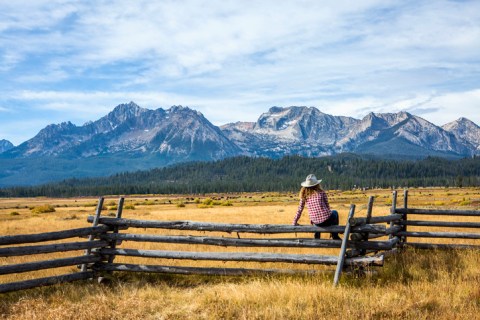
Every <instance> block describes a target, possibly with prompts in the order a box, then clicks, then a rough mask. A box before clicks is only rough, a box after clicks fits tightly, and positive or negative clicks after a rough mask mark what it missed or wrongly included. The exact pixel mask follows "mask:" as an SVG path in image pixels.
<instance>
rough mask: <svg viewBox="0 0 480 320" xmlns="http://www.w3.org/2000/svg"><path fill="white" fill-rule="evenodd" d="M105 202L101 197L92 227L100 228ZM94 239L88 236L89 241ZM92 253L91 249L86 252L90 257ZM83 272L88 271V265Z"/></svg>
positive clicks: (83, 265)
mask: <svg viewBox="0 0 480 320" xmlns="http://www.w3.org/2000/svg"><path fill="white" fill-rule="evenodd" d="M103 200H104V199H103V197H100V198H99V199H98V205H97V211H96V212H95V217H94V219H93V223H92V227H96V226H98V220H99V219H100V214H101V213H102V208H103ZM94 238H95V236H94V235H89V236H88V241H93V239H94ZM91 253H92V250H91V249H87V250H85V255H86V256H87V255H90V254H91ZM81 271H82V272H85V271H87V264H82V268H81Z"/></svg>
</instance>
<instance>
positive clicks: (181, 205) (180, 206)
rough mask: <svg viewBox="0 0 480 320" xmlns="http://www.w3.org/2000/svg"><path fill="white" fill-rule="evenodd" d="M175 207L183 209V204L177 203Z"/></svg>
mask: <svg viewBox="0 0 480 320" xmlns="http://www.w3.org/2000/svg"><path fill="white" fill-rule="evenodd" d="M177 207H178V208H183V207H185V203H184V202H183V201H180V202H179V203H177Z"/></svg>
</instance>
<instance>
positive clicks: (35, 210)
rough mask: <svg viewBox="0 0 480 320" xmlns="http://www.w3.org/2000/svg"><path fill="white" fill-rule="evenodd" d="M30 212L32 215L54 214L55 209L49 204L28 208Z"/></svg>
mask: <svg viewBox="0 0 480 320" xmlns="http://www.w3.org/2000/svg"><path fill="white" fill-rule="evenodd" d="M30 210H31V211H32V212H33V213H49V212H55V208H54V206H52V205H51V204H44V205H41V206H36V207H33V208H30Z"/></svg>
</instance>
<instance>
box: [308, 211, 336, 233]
mask: <svg viewBox="0 0 480 320" xmlns="http://www.w3.org/2000/svg"><path fill="white" fill-rule="evenodd" d="M315 225H316V226H317V227H329V226H338V211H337V210H332V213H331V214H330V217H328V219H327V220H325V221H323V222H322V223H318V224H315ZM314 237H315V239H320V232H315V235H314ZM332 238H333V239H338V233H332Z"/></svg>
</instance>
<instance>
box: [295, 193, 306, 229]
mask: <svg viewBox="0 0 480 320" xmlns="http://www.w3.org/2000/svg"><path fill="white" fill-rule="evenodd" d="M304 207H305V199H303V198H302V199H300V203H299V204H298V209H297V213H296V214H295V218H293V225H294V226H296V225H297V224H298V223H297V222H298V220H299V219H300V217H301V216H302V211H303V208H304Z"/></svg>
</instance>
